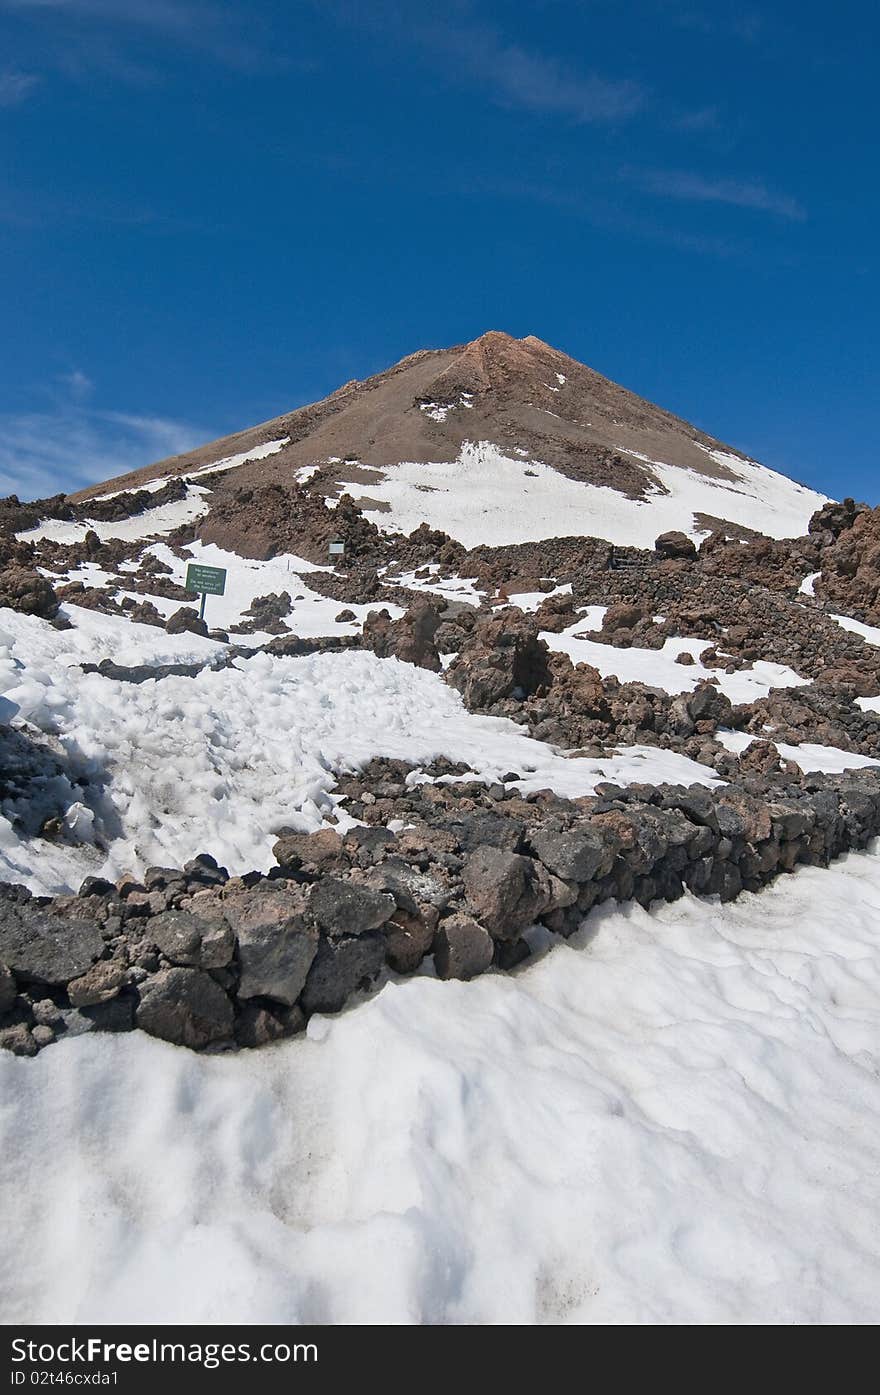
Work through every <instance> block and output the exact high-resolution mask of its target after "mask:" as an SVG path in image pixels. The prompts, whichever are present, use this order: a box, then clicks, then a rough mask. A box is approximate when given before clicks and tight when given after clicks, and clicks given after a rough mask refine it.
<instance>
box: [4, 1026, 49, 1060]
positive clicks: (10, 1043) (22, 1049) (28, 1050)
mask: <svg viewBox="0 0 880 1395" xmlns="http://www.w3.org/2000/svg"><path fill="white" fill-rule="evenodd" d="M39 1049H40V1047H39V1043H38V1042H36V1041H35V1040H34V1038H33V1036H32V1035H31V1032H30V1030H29V1028H28V1027H27V1026H26V1025H25V1023H24V1022H17V1023H16V1024H15V1026H13V1027H3V1028H0V1051H11V1052H12V1054H13V1056H36V1054H37V1052H38V1051H39Z"/></svg>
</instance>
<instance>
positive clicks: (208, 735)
mask: <svg viewBox="0 0 880 1395" xmlns="http://www.w3.org/2000/svg"><path fill="white" fill-rule="evenodd" d="M70 613H71V614H73V608H71V612H70ZM80 614H81V615H82V617H83V619H82V622H81V625H78V626H76V627H75V628H74V629H72V630H61V631H59V630H55V629H53V628H52V627H51V626H50V625H47V624H46V623H45V622H44V621H42V620H39V619H36V618H35V617H29V616H23V615H19V614H16V613H14V612H12V611H9V610H4V611H2V612H0V631H2V632H4V633H2V634H0V693H2V694H3V697H4V698H5V700H6V702H7V703H9V704H11V705H12V708H13V709H14V710H15V721H16V724H17V725H20V726H22V727H23V729H25V730H28V729H31V730H32V731H33V732H34V733H35V734H37V736H38V737H39V738H43V737H47V738H49V739H50V740H51V741H52V742H53V743H54V745H55V747H56V749H57V750H59V751H60V752H61V753H62V754H63V756H64V758H65V760H66V761H67V763H68V767H69V771H70V775H71V780H72V781H76V780H81V779H84V778H87V779H88V780H89V781H90V782H91V784H90V785H89V786H88V787H87V788H86V790H85V793H84V794H83V795H82V796H81V797H79V798H78V799H77V801H76V802H77V805H78V806H79V808H78V810H77V812H79V809H82V813H81V817H80V822H79V826H78V827H79V832H78V836H79V837H81V838H82V842H81V844H80V845H79V846H74V847H68V846H67V845H66V844H58V843H56V842H54V841H51V840H45V839H40V840H34V839H27V840H23V839H22V838H21V837H20V836H19V833H18V832H17V830H16V828H15V827H14V826H13V822H12V816H13V815H14V814H15V813H16V812H20V811H16V810H15V809H12V808H8V807H7V808H4V810H3V813H2V814H0V876H2V877H4V878H5V879H6V880H11V881H22V882H25V883H26V884H27V885H28V886H30V887H31V888H32V889H33V890H35V891H41V892H57V891H61V890H65V889H70V888H73V889H75V888H76V886H77V885H78V884H79V882H80V881H81V880H82V878H83V877H84V876H85V875H87V873H89V872H96V873H102V874H111V875H114V876H118V875H119V874H120V873H121V872H122V871H124V870H128V869H132V870H134V871H140V870H143V868H144V867H145V866H148V865H150V864H159V865H165V866H167V865H174V866H179V865H180V864H181V863H182V862H183V861H185V860H186V859H188V858H190V857H193V856H194V855H195V854H196V853H198V852H201V851H210V852H211V853H213V854H214V856H216V857H217V858H218V859H219V860H220V861H221V862H222V863H224V865H225V866H227V867H228V868H229V870H230V871H231V872H233V873H240V872H246V871H249V870H251V869H252V868H257V869H260V870H263V871H267V870H268V868H269V867H270V866H271V865H272V862H273V859H272V855H271V847H272V843H273V841H274V839H275V837H276V836H277V834H278V831H279V830H280V829H281V828H283V827H285V826H289V827H293V828H296V829H298V830H301V831H308V830H312V829H315V828H318V827H320V826H321V824H322V823H323V822H324V821H326V820H327V819H328V818H338V819H339V820H340V821H341V822H342V823H343V825H344V824H345V822H346V819H347V816H346V815H345V813H344V811H342V810H339V811H337V807H336V806H337V803H338V796H336V795H335V794H334V793H333V789H334V785H335V777H336V773H337V772H338V771H341V770H351V769H355V768H357V767H358V766H360V765H362V764H363V763H365V762H366V761H368V760H369V759H371V757H373V756H389V757H395V758H398V759H403V760H407V761H411V762H413V763H415V764H421V763H426V762H430V761H431V760H433V759H435V758H436V757H438V756H441V755H442V756H447V757H448V758H449V759H451V760H455V761H466V762H467V763H468V765H469V766H470V767H471V768H472V769H473V770H474V772H475V773H476V775H477V776H478V777H481V778H484V779H486V780H487V781H497V780H498V779H499V778H500V777H501V776H502V775H503V774H506V773H509V772H511V771H513V772H516V773H518V774H519V775H521V777H522V778H521V780H520V781H519V787H520V788H521V789H523V790H526V791H528V790H532V789H540V788H545V789H547V788H552V789H555V790H557V791H558V792H559V793H560V794H563V795H568V796H571V797H575V796H578V795H583V794H589V793H591V792H592V791H593V790H594V788H595V786H596V784H597V783H598V782H599V781H602V780H613V781H615V782H617V783H631V782H633V781H649V780H668V781H677V782H682V783H685V784H689V783H692V782H694V781H701V782H703V783H705V784H712V783H715V782H716V779H717V777H716V775H715V772H714V771H712V770H709V769H708V768H707V767H705V766H701V765H699V764H697V763H696V762H694V761H691V760H689V759H688V758H686V757H684V756H680V755H677V754H676V753H674V752H670V751H660V750H654V749H653V748H651V747H633V748H629V749H624V750H623V751H622V752H621V753H620V754H619V755H617V756H609V757H607V758H603V759H593V758H590V759H588V758H585V757H572V756H569V755H567V754H563V753H560V752H557V751H556V750H555V748H553V747H551V746H548V745H546V744H545V743H543V742H540V741H535V740H533V739H532V738H530V737H528V736H526V735H525V734H524V732H523V730H522V728H520V727H518V726H517V725H516V724H515V723H513V722H511V721H508V720H507V719H502V718H494V717H483V716H476V715H474V714H472V713H469V712H468V711H467V710H466V709H465V707H464V705H463V704H462V701H461V698H460V697H459V695H458V694H457V693H456V692H454V691H453V689H451V688H450V687H448V686H447V685H446V684H445V683H444V682H443V681H442V679H441V678H440V677H439V676H438V675H437V674H434V673H430V672H428V671H426V670H424V669H416V668H413V667H412V666H411V665H408V664H403V663H401V662H400V661H399V660H397V659H384V660H383V659H377V658H376V657H375V656H374V655H373V654H371V653H368V652H364V651H361V650H357V651H350V652H343V653H338V654H316V655H312V656H310V657H306V658H297V659H293V658H277V657H273V656H271V655H268V654H265V653H258V654H256V655H254V656H253V657H251V658H248V659H239V660H236V661H235V663H234V665H233V666H232V667H229V668H214V667H205V668H203V669H202V670H201V671H200V672H199V673H198V675H197V676H195V677H178V676H167V677H164V678H159V679H150V680H148V681H146V682H144V683H139V684H133V683H126V682H120V681H118V680H115V679H112V678H108V677H105V676H104V675H102V674H99V673H90V674H83V673H82V671H81V670H80V668H79V667H78V665H79V664H81V663H82V662H84V661H88V662H92V663H94V662H98V661H100V659H101V658H103V657H112V658H114V659H115V660H116V662H118V663H128V664H131V663H138V662H140V663H144V662H147V663H154V664H155V663H156V662H159V660H158V658H157V655H158V654H161V655H162V656H163V658H171V659H173V661H189V662H192V661H195V662H198V661H199V659H201V660H202V661H204V660H205V659H206V658H210V657H211V656H212V655H213V656H214V657H215V658H216V657H217V656H222V655H223V654H224V653H225V649H224V646H222V645H215V644H213V643H212V642H211V641H210V640H206V639H201V638H200V637H199V636H194V635H181V636H170V635H165V634H164V632H163V631H161V630H155V629H152V628H151V627H148V626H143V625H133V624H131V623H130V622H129V621H127V620H122V619H117V618H115V617H110V616H105V615H98V614H96V613H95V612H80ZM46 812H47V813H48V812H49V810H47V811H46ZM38 813H39V810H38V808H37V807H36V806H35V804H34V802H33V801H31V802H30V806H29V817H30V818H31V820H33V818H35V817H36V816H37V814H38Z"/></svg>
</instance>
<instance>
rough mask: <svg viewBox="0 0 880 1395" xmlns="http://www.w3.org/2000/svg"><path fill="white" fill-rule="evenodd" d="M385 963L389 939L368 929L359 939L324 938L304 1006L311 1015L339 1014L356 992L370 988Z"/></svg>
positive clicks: (307, 983)
mask: <svg viewBox="0 0 880 1395" xmlns="http://www.w3.org/2000/svg"><path fill="white" fill-rule="evenodd" d="M384 962H385V936H384V935H383V934H382V933H381V931H378V930H368V931H366V932H365V933H364V934H362V935H358V936H357V937H356V938H354V939H351V938H348V939H340V940H329V939H326V938H324V937H323V936H322V938H321V942H320V944H319V946H318V952H317V954H316V955H315V958H314V961H313V963H312V967H311V969H310V970H309V976H308V978H307V979H306V986H305V988H304V989H303V993H302V998H301V1000H300V1001H301V1004H302V1007H303V1008H304V1010H305V1011H306V1012H307V1013H313V1012H339V1011H340V1009H341V1008H343V1007H344V1006H345V1004H346V1002H347V1001H348V999H349V998H350V997H351V995H352V994H353V993H356V992H357V991H358V990H359V989H363V988H368V987H369V986H370V984H372V983H373V982H374V981H375V979H376V978H377V977H378V975H379V973H380V972H381V970H382V967H383V965H384Z"/></svg>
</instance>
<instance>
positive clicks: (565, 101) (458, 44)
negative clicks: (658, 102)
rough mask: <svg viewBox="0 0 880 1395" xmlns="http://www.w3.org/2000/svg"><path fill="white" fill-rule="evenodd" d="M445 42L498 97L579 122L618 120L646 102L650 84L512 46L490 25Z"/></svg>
mask: <svg viewBox="0 0 880 1395" xmlns="http://www.w3.org/2000/svg"><path fill="white" fill-rule="evenodd" d="M444 43H445V46H446V47H447V48H452V49H454V51H455V54H456V57H457V59H458V61H459V63H460V64H461V65H462V67H463V69H464V70H465V71H467V72H469V73H470V74H471V75H472V76H473V77H475V78H476V79H478V80H479V81H480V82H481V83H482V84H484V86H485V87H486V89H487V90H488V91H490V92H492V93H494V96H495V98H496V99H497V100H500V101H502V102H504V103H505V104H506V105H509V106H515V107H523V108H525V109H527V110H529V111H534V112H546V113H548V114H550V115H559V116H566V117H569V118H571V119H572V120H574V121H583V122H615V121H625V120H627V119H628V118H630V117H632V116H635V115H636V114H637V113H638V112H640V111H641V110H642V108H643V107H644V105H645V101H646V97H647V93H646V90H645V88H644V87H643V86H642V85H641V84H640V83H637V82H634V81H632V80H630V79H617V78H609V77H603V76H601V75H600V74H598V73H579V72H577V71H576V70H574V69H573V68H569V67H568V66H567V65H566V64H564V63H562V62H560V61H559V60H558V59H556V58H553V57H549V56H547V55H545V54H542V53H539V52H537V51H535V50H531V49H526V48H523V47H521V46H520V45H518V44H509V43H507V42H505V40H504V39H503V38H502V37H501V36H500V35H499V34H497V33H495V32H494V31H492V30H488V29H481V30H479V31H473V30H467V31H454V30H453V31H449V32H448V33H447V34H446V35H445V39H444Z"/></svg>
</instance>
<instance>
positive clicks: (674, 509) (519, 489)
mask: <svg viewBox="0 0 880 1395" xmlns="http://www.w3.org/2000/svg"><path fill="white" fill-rule="evenodd" d="M551 415H552V414H551ZM624 453H628V454H630V455H633V456H635V457H636V458H638V459H642V460H645V461H646V463H648V464H649V465H650V466H651V469H652V470H653V472H654V474H655V475H656V476H657V478H658V480H659V483H660V489H658V490H657V491H656V492H655V493H653V494H651V495H649V497H648V498H647V499H644V500H634V499H628V498H627V497H626V496H625V495H623V494H620V493H619V492H618V491H617V490H616V489H609V488H607V487H605V486H600V485H592V484H583V483H580V482H579V481H577V480H571V479H568V478H567V476H565V475H563V474H560V473H559V471H558V470H554V469H553V468H552V467H551V466H549V465H544V464H542V463H541V462H540V461H534V460H523V459H521V458H520V459H516V458H514V457H512V456H509V455H505V454H504V453H503V452H502V451H501V450H500V449H499V448H498V447H497V446H494V445H492V444H491V442H488V441H466V442H465V443H464V445H463V447H462V450H461V452H460V454H459V456H458V458H457V459H456V460H454V461H452V462H450V463H444V464H441V463H431V464H421V463H415V462H407V461H404V462H402V463H401V464H399V465H390V466H387V467H385V468H384V469H383V475H384V478H382V479H380V480H378V481H377V482H376V483H375V484H370V486H369V491H368V493H369V498H370V499H376V500H379V501H381V502H382V503H383V504H387V505H389V506H390V512H385V511H382V510H375V509H374V510H372V511H371V510H370V508H369V500H367V501H366V502H365V503H364V504H363V505H362V507H363V510H364V512H365V514H366V515H367V516H368V517H372V518H373V521H374V522H375V523H376V524H377V526H378V527H380V528H382V529H383V530H384V531H386V532H387V531H400V532H404V533H409V532H411V531H412V530H413V529H414V528H416V527H418V525H419V524H420V523H424V522H427V523H429V524H430V525H431V527H432V528H442V529H443V530H444V532H447V533H449V534H450V535H451V536H452V537H453V538H456V539H457V540H458V541H459V542H461V543H463V544H464V545H465V546H466V547H475V546H476V545H477V544H479V543H488V544H501V543H518V542H537V541H540V540H541V539H543V538H550V537H568V536H570V535H572V534H582V535H584V536H587V537H590V536H592V537H600V538H606V539H607V540H608V541H609V542H612V543H617V544H620V545H622V546H632V547H652V546H653V544H654V539H655V538H656V537H657V536H658V535H659V534H660V533H664V532H667V531H668V530H670V529H683V530H684V531H685V532H686V533H689V534H690V535H691V536H692V537H694V538H697V537H700V536H702V534H701V532H700V530H699V529H698V528H697V527H696V525H695V523H694V521H693V520H694V515H695V514H696V513H706V514H710V515H716V516H720V517H724V518H727V519H729V520H730V521H731V522H733V523H740V524H745V525H746V526H747V527H751V526H753V524H754V520H755V518H756V517H759V518H760V519H761V526H762V529H763V530H764V531H765V532H767V533H769V534H770V536H772V537H780V538H781V537H794V536H797V535H799V534H800V533H803V532H805V531H806V526H807V523H808V521H809V519H810V517H811V515H812V514H813V513H814V512H815V510H816V509H817V508H819V507H821V505H822V504H823V503H824V502H825V498H824V495H820V494H816V493H814V492H813V491H812V490H809V489H805V488H804V487H803V486H802V485H798V484H795V483H794V482H793V481H792V480H789V479H787V478H786V477H785V476H784V475H777V474H776V473H774V471H772V470H768V469H766V468H765V467H764V466H762V465H757V464H755V463H753V462H749V461H744V460H741V459H740V458H739V456H733V455H730V456H728V455H726V454H724V453H721V452H709V453H710V454H712V455H713V456H714V458H716V459H717V460H718V461H719V463H722V464H725V465H727V466H729V468H730V469H732V470H733V471H734V472H735V473H736V474H737V475H738V477H739V478H738V481H737V483H735V484H734V483H731V482H729V481H724V480H716V479H711V478H710V477H709V476H707V475H701V474H699V473H698V472H697V471H695V470H686V469H683V468H682V467H681V466H672V465H666V464H664V463H663V462H662V461H654V460H648V459H647V457H645V456H641V455H639V454H638V452H635V451H629V452H624ZM526 470H528V471H529V473H528V474H526V473H525V472H526ZM500 500H504V506H503V507H501V506H500V504H499V501H500Z"/></svg>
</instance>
